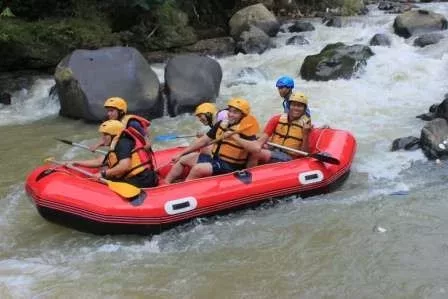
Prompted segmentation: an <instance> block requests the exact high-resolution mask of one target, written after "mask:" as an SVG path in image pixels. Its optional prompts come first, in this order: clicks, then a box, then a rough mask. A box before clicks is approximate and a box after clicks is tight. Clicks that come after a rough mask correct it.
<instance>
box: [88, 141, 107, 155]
mask: <svg viewBox="0 0 448 299" xmlns="http://www.w3.org/2000/svg"><path fill="white" fill-rule="evenodd" d="M103 145H104V143H103V139H101V140H99V141H98V142H97V143H95V144H94V145H91V146H89V150H90V151H91V152H94V151H96V150H97V149H98V148H99V147H101V146H103Z"/></svg>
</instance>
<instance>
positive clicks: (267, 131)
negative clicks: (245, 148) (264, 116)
mask: <svg viewBox="0 0 448 299" xmlns="http://www.w3.org/2000/svg"><path fill="white" fill-rule="evenodd" d="M280 116H281V115H280V114H278V115H274V116H273V117H271V118H270V119H269V121H268V122H267V124H266V126H265V127H264V130H263V133H262V134H261V136H260V137H259V138H258V142H259V143H260V144H261V146H263V145H265V144H266V142H268V140H269V138H270V137H271V136H272V135H273V134H274V132H275V128H276V127H277V125H278V122H279V121H280Z"/></svg>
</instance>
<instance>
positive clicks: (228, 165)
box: [165, 98, 259, 184]
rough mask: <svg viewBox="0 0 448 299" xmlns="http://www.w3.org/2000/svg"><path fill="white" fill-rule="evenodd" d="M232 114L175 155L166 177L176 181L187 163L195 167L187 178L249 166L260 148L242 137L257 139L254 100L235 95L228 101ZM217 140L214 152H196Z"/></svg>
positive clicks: (257, 129)
mask: <svg viewBox="0 0 448 299" xmlns="http://www.w3.org/2000/svg"><path fill="white" fill-rule="evenodd" d="M227 106H228V118H227V119H225V120H221V121H218V122H217V123H216V124H215V125H214V126H213V127H212V128H211V129H210V130H209V131H208V132H207V133H206V134H205V135H204V136H202V137H201V138H199V139H197V140H196V141H195V142H194V143H193V144H192V145H190V146H188V147H187V148H185V149H184V150H183V151H182V152H181V153H180V154H178V155H176V156H175V157H173V159H172V161H173V162H175V164H174V165H173V167H172V168H171V170H170V172H169V173H168V174H167V176H166V178H165V181H166V183H168V184H171V183H173V182H175V181H176V180H177V179H178V178H179V177H180V176H181V175H182V173H183V170H184V167H185V166H188V167H190V168H191V170H190V172H189V174H188V176H187V178H186V180H187V181H188V180H193V179H197V178H201V177H207V176H211V175H218V174H224V173H228V172H232V171H236V170H241V169H243V168H245V167H246V163H247V161H248V158H249V155H250V154H251V153H255V152H256V151H257V150H258V151H259V149H257V148H256V147H255V146H253V145H252V144H249V147H248V148H246V147H245V146H244V145H242V142H241V141H242V140H255V139H256V134H257V133H258V131H259V124H258V121H257V119H256V118H255V117H254V116H253V115H251V114H250V104H249V102H248V101H247V100H245V99H243V98H232V99H230V100H229V102H228V104H227ZM210 143H213V148H212V150H211V154H204V153H198V152H195V151H197V150H199V149H201V148H203V147H205V146H207V145H209V144H210Z"/></svg>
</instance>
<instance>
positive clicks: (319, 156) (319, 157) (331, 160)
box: [309, 153, 341, 165]
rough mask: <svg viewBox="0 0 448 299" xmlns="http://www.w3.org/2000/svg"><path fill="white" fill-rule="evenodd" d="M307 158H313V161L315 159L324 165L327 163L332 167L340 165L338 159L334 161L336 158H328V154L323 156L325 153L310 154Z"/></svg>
mask: <svg viewBox="0 0 448 299" xmlns="http://www.w3.org/2000/svg"><path fill="white" fill-rule="evenodd" d="M309 156H310V157H312V158H315V159H317V160H319V161H321V162H325V163H329V164H334V165H339V164H341V162H340V161H339V160H338V159H336V158H334V157H332V156H330V155H329V154H325V153H315V154H310V155H309Z"/></svg>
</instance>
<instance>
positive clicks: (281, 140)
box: [247, 92, 312, 167]
mask: <svg viewBox="0 0 448 299" xmlns="http://www.w3.org/2000/svg"><path fill="white" fill-rule="evenodd" d="M288 106H289V112H288V113H282V114H278V115H275V116H273V117H272V118H271V119H270V120H269V121H268V123H267V124H266V127H265V129H264V132H263V133H262V135H261V136H260V138H259V139H258V140H257V141H256V142H257V143H259V145H260V148H261V147H263V148H262V149H261V151H260V152H259V153H258V154H257V155H256V158H257V159H254V160H253V161H255V163H253V164H252V165H249V166H250V167H252V166H256V165H257V164H258V163H274V162H287V161H291V160H292V159H294V158H296V157H297V155H296V154H295V153H293V152H291V151H285V150H281V149H278V148H274V147H269V146H267V147H266V146H265V145H266V142H268V141H269V140H270V141H271V142H272V143H276V144H279V145H283V146H286V147H289V148H292V149H298V150H301V151H308V150H309V148H308V147H309V145H308V136H309V132H310V131H311V128H312V124H311V118H309V117H308V116H307V115H306V112H305V111H306V107H307V106H308V98H307V97H306V96H305V95H304V94H303V93H300V92H297V93H293V94H291V96H290V97H289V103H288ZM247 146H249V145H247Z"/></svg>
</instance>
